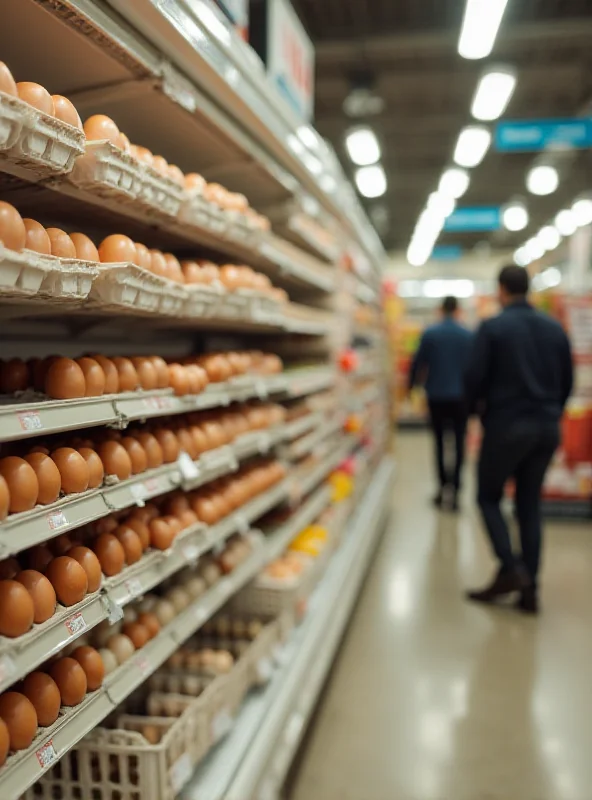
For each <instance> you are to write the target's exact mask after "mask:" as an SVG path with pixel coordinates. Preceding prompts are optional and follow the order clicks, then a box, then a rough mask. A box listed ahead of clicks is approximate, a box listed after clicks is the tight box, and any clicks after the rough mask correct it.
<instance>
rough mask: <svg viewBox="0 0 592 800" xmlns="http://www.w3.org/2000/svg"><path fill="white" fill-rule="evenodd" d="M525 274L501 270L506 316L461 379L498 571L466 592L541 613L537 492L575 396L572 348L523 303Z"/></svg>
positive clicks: (491, 327)
mask: <svg viewBox="0 0 592 800" xmlns="http://www.w3.org/2000/svg"><path fill="white" fill-rule="evenodd" d="M527 294H528V274H527V272H526V270H524V269H522V268H521V267H515V266H509V267H504V268H503V269H502V271H501V273H500V275H499V297H500V302H501V305H502V307H503V311H502V313H501V314H499V315H498V316H497V317H494V318H493V319H489V320H487V321H486V322H484V323H483V324H482V325H481V328H480V329H479V331H478V333H477V336H476V339H475V344H474V347H473V351H472V355H471V360H470V365H469V369H468V372H467V377H466V388H467V401H468V403H469V409H470V410H477V411H479V413H480V414H481V416H482V421H483V428H484V438H483V444H482V447H481V455H480V459H479V468H478V480H479V492H478V502H479V506H480V508H481V513H482V514H483V519H484V522H485V526H486V528H487V532H488V534H489V538H490V540H491V544H492V547H493V551H494V553H495V555H496V556H497V559H498V561H499V563H500V568H499V571H498V574H497V575H496V577H495V579H494V581H493V583H492V584H491V585H489V586H488V587H486V588H485V589H483V590H481V591H474V592H469V593H468V597H469V599H471V600H477V601H481V602H495V601H496V599H498V598H499V597H502V596H504V595H509V594H511V593H513V592H520V600H519V604H518V605H519V607H520V608H521V609H522V610H524V611H528V612H531V613H536V612H537V610H538V598H537V577H538V571H539V560H540V552H541V500H540V498H541V488H542V485H543V479H544V476H545V472H546V470H547V467H548V466H549V463H550V461H551V458H552V457H553V453H554V452H555V450H556V448H557V446H558V444H559V421H560V418H561V415H562V413H563V408H564V406H565V403H566V401H567V399H568V397H569V395H570V392H571V389H572V380H573V373H572V359H571V350H570V344H569V340H568V338H567V336H566V334H565V332H564V331H563V328H562V327H561V326H560V325H559V323H557V322H555V321H554V320H553V319H551V318H550V317H548V316H547V315H545V314H541V313H539V312H538V311H536V310H535V309H534V308H533V307H532V306H531V305H530V304H529V303H528V301H527ZM509 478H514V481H515V505H516V516H517V519H518V525H519V528H520V543H521V553H520V555H515V554H514V552H513V551H512V545H511V541H510V534H509V531H508V525H507V523H506V521H505V519H504V517H503V515H502V512H501V510H500V501H501V499H502V494H503V491H504V486H505V484H506V481H507V480H508V479H509Z"/></svg>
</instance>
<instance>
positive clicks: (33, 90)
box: [16, 81, 54, 117]
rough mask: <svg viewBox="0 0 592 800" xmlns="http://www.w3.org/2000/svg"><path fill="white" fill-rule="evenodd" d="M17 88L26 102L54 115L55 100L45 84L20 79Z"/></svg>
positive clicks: (19, 94)
mask: <svg viewBox="0 0 592 800" xmlns="http://www.w3.org/2000/svg"><path fill="white" fill-rule="evenodd" d="M16 90H17V92H18V96H19V97H20V99H21V100H24V102H25V103H28V104H29V105H30V106H33V108H37V109H38V110H39V111H43V113H44V114H49V115H50V116H52V117H53V115H54V107H53V100H52V99H51V95H50V93H49V92H48V91H47V89H44V88H43V86H40V85H39V84H38V83H31V81H20V83H17V85H16Z"/></svg>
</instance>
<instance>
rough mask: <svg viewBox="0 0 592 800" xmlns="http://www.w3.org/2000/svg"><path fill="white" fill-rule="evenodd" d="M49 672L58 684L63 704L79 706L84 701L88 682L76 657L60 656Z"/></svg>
mask: <svg viewBox="0 0 592 800" xmlns="http://www.w3.org/2000/svg"><path fill="white" fill-rule="evenodd" d="M49 674H50V676H51V677H52V678H53V679H54V681H55V682H56V684H57V686H58V689H59V691H60V695H61V697H62V705H63V706H77V705H79V703H82V701H83V700H84V697H85V695H86V690H87V688H88V682H87V680H86V674H85V672H84V670H83V669H82V667H81V666H80V664H79V663H78V661H76V659H74V658H70V657H69V656H65V657H64V658H58V660H57V661H54V663H53V664H52V665H51V667H50V668H49Z"/></svg>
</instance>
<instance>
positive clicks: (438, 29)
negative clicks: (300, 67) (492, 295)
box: [293, 0, 592, 248]
mask: <svg viewBox="0 0 592 800" xmlns="http://www.w3.org/2000/svg"><path fill="white" fill-rule="evenodd" d="M293 2H294V5H295V7H296V9H297V11H298V12H299V14H300V16H301V18H302V20H303V22H304V24H305V25H306V27H307V29H308V30H309V32H310V34H311V35H312V37H313V39H314V40H315V44H316V47H317V76H316V110H315V114H316V120H315V121H316V126H317V128H318V130H319V132H320V133H321V134H322V135H323V136H325V137H327V138H328V139H329V140H330V141H331V142H332V144H333V146H334V147H335V149H336V151H337V153H338V155H339V156H340V158H341V160H342V163H343V164H344V167H345V169H346V171H347V172H348V173H349V174H350V175H352V176H353V171H352V168H351V164H350V163H349V160H348V159H347V156H346V154H345V150H344V144H343V141H344V136H345V132H346V131H347V129H348V128H349V127H351V126H352V124H359V123H363V122H365V121H367V122H368V123H370V124H371V125H372V127H373V128H374V129H375V131H376V133H377V135H378V137H379V139H380V142H381V145H382V149H383V164H384V166H385V168H386V171H387V176H388V181H389V189H388V192H387V194H386V195H385V196H384V197H382V198H380V199H379V200H375V201H364V202H365V204H366V207H367V209H368V211H369V212H370V213H371V214H373V213H376V209H377V208H378V209H379V213H381V214H382V216H383V218H384V217H386V215H388V222H387V224H386V226H385V229H384V231H381V233H382V234H383V238H384V241H385V244H386V246H387V247H389V248H406V246H407V244H408V243H409V239H410V236H411V234H412V231H413V227H414V225H415V222H416V220H417V217H418V215H419V214H420V212H421V210H422V208H423V207H424V205H425V202H426V199H427V197H428V195H429V193H430V192H431V191H433V190H434V189H436V188H437V183H438V180H439V177H440V175H441V173H442V171H443V169H444V168H445V167H446V166H447V165H448V164H449V163H450V162H451V156H452V151H453V148H454V144H455V141H456V138H457V136H458V133H459V131H460V129H461V128H462V126H463V125H465V124H467V123H469V122H471V115H470V104H471V99H472V95H473V92H474V89H475V86H476V85H477V81H478V77H479V74H480V73H481V71H482V70H483V69H484V68H485V67H486V66H487V65H488V64H492V63H504V64H511V65H513V66H514V67H515V68H516V69H517V73H518V84H517V88H516V91H515V93H514V96H513V98H512V100H511V102H510V105H509V108H508V110H507V111H506V114H505V116H506V117H508V118H521V119H522V118H537V117H561V116H563V117H565V116H568V117H570V116H576V115H579V114H581V113H583V112H584V110H585V108H586V107H588V105H589V104H590V103H591V101H592V0H509V3H508V8H507V11H506V15H505V17H504V20H503V23H502V27H501V29H500V32H499V35H498V38H497V42H496V46H495V48H494V51H493V53H492V54H491V56H490V57H489V58H488V59H483V60H481V61H467V60H465V59H463V58H461V57H460V56H459V55H458V53H457V51H456V46H457V40H458V35H459V31H460V25H461V21H462V15H463V10H464V6H465V2H464V0H293ZM360 70H363V71H367V72H369V73H370V74H371V75H373V76H374V81H375V85H374V89H375V92H376V93H377V94H378V95H379V96H380V97H381V98H382V99H383V101H384V108H383V111H382V112H381V113H380V114H378V115H377V116H372V117H371V118H368V119H367V120H364V119H363V118H362V119H356V120H353V121H352V120H351V119H350V118H348V117H347V116H346V115H345V113H344V111H343V101H344V100H345V98H346V97H347V95H348V93H349V91H350V88H351V85H352V84H351V81H352V75H353V74H354V73H356V72H358V71H360ZM532 161H533V155H532V154H518V155H501V154H499V153H496V152H495V151H494V150H493V149H491V150H490V152H489V153H488V154H487V156H486V157H485V159H484V161H483V162H482V163H481V165H479V166H478V167H476V168H475V169H474V170H473V171H472V182H471V187H470V189H469V191H468V192H467V194H466V195H465V197H464V198H463V199H462V201H461V202H462V204H463V205H465V204H466V205H497V204H503V203H504V202H507V201H508V200H509V199H510V198H511V197H512V196H515V195H517V194H522V195H524V196H525V198H526V199H527V202H528V205H529V210H530V211H531V225H530V226H529V228H528V229H527V231H523V232H521V233H519V234H508V233H496V234H493V235H491V236H490V237H488V238H489V241H490V243H491V244H492V245H493V246H512V247H513V246H515V245H518V244H520V243H521V242H523V241H524V239H525V238H527V236H528V235H532V233H535V232H536V231H537V230H538V228H539V227H540V226H541V225H542V224H544V223H545V222H546V221H547V220H548V219H549V218H550V217H552V216H553V215H554V214H555V213H556V212H557V211H559V210H560V208H562V207H563V206H564V205H565V204H566V203H569V202H571V200H572V199H573V197H574V196H575V195H577V194H578V193H579V192H581V191H583V190H584V189H590V188H592V157H591V155H590V153H589V152H582V153H579V154H577V155H576V156H575V157H570V158H568V159H563V161H562V162H560V164H559V169H560V173H561V177H562V180H561V184H560V188H559V190H558V191H557V192H556V193H554V194H553V195H551V196H549V197H547V198H538V197H537V198H533V197H532V196H526V190H525V186H524V179H525V174H526V171H527V169H528V167H529V165H530V164H531V163H532ZM482 239H483V236H481V235H479V236H466V235H464V234H463V235H461V238H460V241H459V236H458V234H457V235H456V236H454V237H453V236H451V235H446V236H443V237H441V241H443V242H445V243H450V242H452V241H454V242H459V243H461V244H464V245H471V244H474V243H475V242H477V241H479V240H482Z"/></svg>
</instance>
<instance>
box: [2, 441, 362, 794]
mask: <svg viewBox="0 0 592 800" xmlns="http://www.w3.org/2000/svg"><path fill="white" fill-rule="evenodd" d="M350 447H351V444H350ZM271 491H272V492H273V491H274V490H273V489H272V490H271ZM273 499H274V500H275V502H271V501H270V500H269V498H268V501H267V502H260V501H259V498H256V499H255V501H253V502H254V503H255V504H256V505H254V506H253V508H252V511H251V514H249V516H252V518H253V519H256V518H258V517H259V516H261V515H263V514H264V513H266V511H267V510H269V508H271V507H272V506H273V505H274V504H276V503H277V502H278V501H279V500H280V499H282V498H280V497H278V496H277V495H276V496H275V497H274V498H273ZM258 501H259V502H258ZM328 501H329V494H328V492H327V491H326V489H325V488H324V487H323V488H321V489H320V490H319V493H318V494H313V495H311V497H310V498H308V499H307V500H306V501H305V502H304V503H303V504H302V505H301V507H300V508H299V509H298V510H297V512H296V513H295V514H294V516H293V517H291V518H290V519H289V520H288V521H287V522H285V523H284V524H280V526H279V527H278V529H277V530H276V531H274V532H272V533H268V534H267V537H266V539H265V542H262V543H261V544H260V546H259V547H258V548H255V550H254V552H253V554H252V555H251V556H250V557H249V558H248V559H247V560H246V561H245V562H243V563H242V564H241V565H240V566H238V567H237V568H236V569H235V570H234V571H233V572H232V573H230V574H229V575H227V576H225V577H223V578H221V579H220V580H219V581H218V582H217V583H216V584H215V585H214V586H213V587H212V588H211V589H209V590H208V591H207V592H206V593H205V594H204V595H202V596H201V597H199V598H198V599H197V600H196V601H194V602H193V603H192V604H191V605H190V606H189V607H188V608H186V609H185V610H184V611H182V612H181V613H180V614H179V615H178V616H177V617H175V619H174V620H173V621H172V622H171V623H169V624H168V625H166V626H164V627H163V628H162V629H161V631H160V633H159V634H158V635H157V636H156V637H155V638H154V639H153V640H152V641H150V642H149V643H148V644H147V645H145V646H144V647H143V648H141V650H140V651H138V652H137V653H136V655H135V656H133V657H132V659H131V660H130V661H128V662H126V663H124V664H122V665H121V666H120V667H119V668H118V669H116V670H115V672H113V673H112V674H111V675H109V676H108V677H107V679H106V680H105V683H104V685H103V686H102V687H101V688H100V689H99V690H97V691H95V692H93V693H89V694H88V695H87V697H86V699H85V700H84V701H83V702H82V703H81V704H80V705H78V706H76V707H74V708H72V709H67V710H65V712H64V713H62V714H61V716H60V717H59V718H58V720H57V722H56V723H55V724H54V725H53V726H51V727H50V728H47V729H45V730H42V731H41V732H40V733H39V734H38V735H37V737H36V738H35V740H34V742H33V744H32V745H31V747H30V748H28V749H27V750H26V751H22V752H20V753H17V754H15V755H14V756H11V757H10V758H9V760H8V761H7V763H6V764H5V765H4V767H2V768H0V785H1V786H2V789H3V791H5V792H7V794H6V797H10V798H12V797H15V798H16V797H19V796H20V795H21V794H22V793H23V792H24V791H26V789H27V788H28V787H29V786H31V785H32V784H33V783H35V782H36V781H37V780H39V778H40V776H41V775H42V774H43V772H45V771H46V770H47V769H49V767H50V766H51V765H52V764H54V763H55V762H56V761H57V760H58V759H59V758H61V757H62V756H63V755H64V753H66V752H67V751H68V750H70V749H71V748H72V747H73V746H74V745H75V744H76V743H77V742H78V741H79V740H80V739H81V738H82V737H83V736H84V735H85V734H86V733H88V732H89V731H90V730H92V729H93V728H94V727H96V725H97V724H98V723H100V722H101V720H102V719H104V718H105V717H106V716H107V715H108V714H110V713H111V712H112V711H113V710H114V708H116V707H117V705H119V703H121V701H122V700H123V699H125V698H126V697H127V696H129V695H130V694H131V693H132V692H133V691H134V690H135V689H136V688H137V687H138V686H139V685H140V684H142V683H143V682H144V681H145V680H146V679H147V678H148V677H149V676H150V675H151V674H152V673H153V672H154V671H155V670H156V669H157V668H158V667H159V666H161V665H162V664H163V663H164V662H165V661H166V660H167V659H168V658H169V657H170V655H172V653H173V652H174V651H175V650H176V649H177V648H178V646H179V645H180V644H181V643H182V642H184V641H186V639H188V638H189V637H190V636H192V635H193V633H194V632H195V631H196V630H197V629H198V628H199V627H200V626H201V625H202V624H203V622H204V621H205V620H206V619H208V618H210V617H211V616H212V615H213V614H214V613H215V612H216V611H217V610H218V609H220V608H221V607H222V606H223V605H225V603H226V602H227V601H228V600H229V599H230V598H231V597H232V596H233V595H234V594H235V593H236V592H237V591H238V590H239V589H240V588H241V587H242V586H244V585H245V584H246V583H248V581H249V580H251V579H252V578H253V577H254V576H255V575H256V574H257V573H258V572H259V571H260V569H261V568H262V567H263V566H264V565H265V564H267V563H269V561H271V560H273V559H274V558H276V557H277V555H278V554H279V553H281V552H282V551H283V550H284V549H285V547H286V546H287V544H288V543H289V542H290V541H291V539H293V538H294V536H295V535H296V533H297V532H298V531H299V530H300V529H301V528H302V527H303V526H305V525H306V524H308V523H310V522H312V521H313V519H314V518H315V517H316V515H317V514H318V510H319V507H320V505H321V503H328ZM220 525H221V527H220V528H219V531H220V532H221V533H224V534H226V535H230V534H231V533H232V532H234V530H236V529H237V526H235V527H234V528H233V527H232V526H231V525H229V524H228V525H226V526H225V521H223V522H222V523H220ZM223 526H224V527H225V530H224V527H223ZM211 530H214V529H211ZM212 538H213V537H212ZM220 538H223V536H221V537H220ZM189 555H190V558H189V559H186V560H185V562H184V563H183V564H181V565H180V566H187V565H190V564H191V563H192V562H194V561H195V559H196V555H195V551H194V550H192V551H191V553H190V554H189ZM133 596H135V595H134V594H133V592H132V593H131V596H128V597H127V599H128V600H131V599H133ZM90 602H91V603H92V602H93V601H92V600H91V601H90ZM115 602H117V601H115ZM112 605H113V603H111V602H109V601H107V602H105V604H104V605H102V608H103V616H102V617H101V618H100V619H99V618H96V619H93V620H92V624H93V625H94V624H98V622H99V621H101V619H106V618H109V614H111V613H112V609H111V607H112ZM79 613H80V612H79ZM89 622H90V620H89ZM71 627H74V626H71ZM87 629H88V626H84V627H83V626H82V625H80V627H79V629H78V630H76V629H75V628H74V630H72V631H70V630H67V631H62V636H63V638H62V639H61V641H60V642H59V643H57V644H55V645H54V648H55V650H57V649H59V648H60V647H61V646H63V645H64V644H67V643H69V642H71V641H72V639H73V638H75V637H76V636H79V635H82V633H83V632H84V631H86V630H87ZM64 634H65V635H64ZM24 654H25V655H24V657H23V659H22V660H21V662H20V669H21V672H20V673H18V672H13V673H12V674H11V675H10V678H9V680H10V682H14V680H16V679H17V677H18V674H23V673H24V672H28V671H30V670H31V669H32V668H33V666H34V665H33V664H32V663H31V656H32V657H35V655H34V653H33V652H32V653H31V654H30V656H29V658H28V659H27V656H26V651H24ZM48 655H49V654H48V653H47V652H45V654H44V655H43V657H42V658H47V656H48ZM42 658H41V659H40V660H42ZM25 662H26V663H25ZM5 680H6V679H5Z"/></svg>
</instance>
